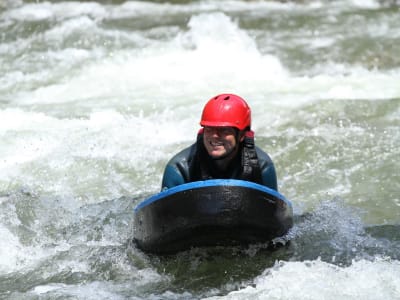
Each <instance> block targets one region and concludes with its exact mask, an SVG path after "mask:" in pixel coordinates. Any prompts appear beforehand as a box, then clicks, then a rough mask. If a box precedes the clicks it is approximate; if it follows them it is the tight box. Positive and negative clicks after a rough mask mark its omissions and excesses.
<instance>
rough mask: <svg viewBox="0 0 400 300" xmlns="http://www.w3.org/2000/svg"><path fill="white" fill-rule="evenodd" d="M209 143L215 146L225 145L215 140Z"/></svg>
mask: <svg viewBox="0 0 400 300" xmlns="http://www.w3.org/2000/svg"><path fill="white" fill-rule="evenodd" d="M209 144H210V145H211V146H213V147H221V146H223V145H224V143H222V142H215V141H209Z"/></svg>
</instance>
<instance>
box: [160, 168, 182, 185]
mask: <svg viewBox="0 0 400 300" xmlns="http://www.w3.org/2000/svg"><path fill="white" fill-rule="evenodd" d="M183 183H185V179H184V178H183V176H182V174H181V172H179V170H178V169H177V168H175V167H173V166H172V165H169V164H168V165H167V166H166V167H165V170H164V175H163V179H162V184H161V190H165V189H169V188H171V187H174V186H177V185H180V184H183Z"/></svg>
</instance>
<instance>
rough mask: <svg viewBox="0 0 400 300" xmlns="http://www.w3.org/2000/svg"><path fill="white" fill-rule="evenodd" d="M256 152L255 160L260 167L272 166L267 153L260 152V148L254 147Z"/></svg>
mask: <svg viewBox="0 0 400 300" xmlns="http://www.w3.org/2000/svg"><path fill="white" fill-rule="evenodd" d="M255 148H256V152H257V158H258V161H259V164H260V166H261V167H263V166H265V165H270V164H273V162H272V159H271V157H270V156H269V155H268V153H267V152H265V151H264V150H262V149H261V148H260V147H258V146H255Z"/></svg>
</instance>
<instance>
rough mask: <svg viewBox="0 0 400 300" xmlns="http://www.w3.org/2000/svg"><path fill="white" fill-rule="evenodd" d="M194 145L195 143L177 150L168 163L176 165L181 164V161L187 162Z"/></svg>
mask: <svg viewBox="0 0 400 300" xmlns="http://www.w3.org/2000/svg"><path fill="white" fill-rule="evenodd" d="M194 147H195V145H191V146H189V147H187V148H185V149H183V150H182V151H180V152H178V153H177V154H175V155H174V156H173V157H172V158H171V159H170V160H169V162H168V165H171V166H173V165H178V164H182V163H184V164H185V163H187V162H188V161H189V160H190V158H191V156H192V152H193V148H194Z"/></svg>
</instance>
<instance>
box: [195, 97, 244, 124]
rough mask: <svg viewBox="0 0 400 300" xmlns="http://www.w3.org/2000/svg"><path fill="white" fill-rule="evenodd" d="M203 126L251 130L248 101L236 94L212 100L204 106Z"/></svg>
mask: <svg viewBox="0 0 400 300" xmlns="http://www.w3.org/2000/svg"><path fill="white" fill-rule="evenodd" d="M200 125H201V126H230V127H236V128H237V129H239V130H243V129H245V128H247V127H248V128H250V125H251V110H250V107H249V106H248V104H247V103H246V101H244V100H243V99H242V98H241V97H239V96H237V95H234V94H221V95H218V96H215V97H213V98H211V99H210V100H209V101H208V102H207V104H206V105H205V106H204V109H203V113H202V115H201V121H200Z"/></svg>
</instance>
